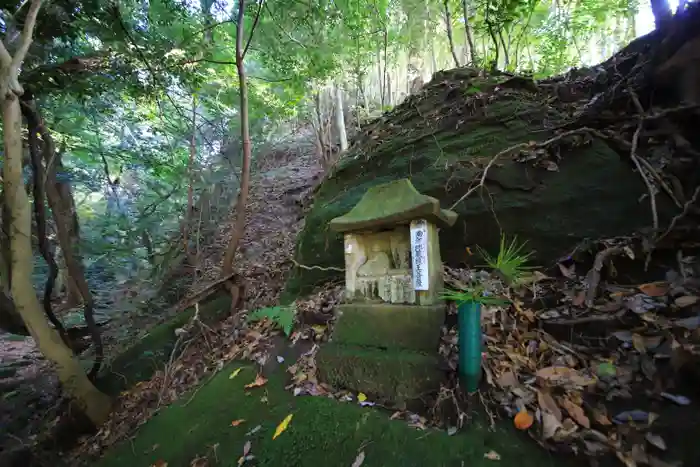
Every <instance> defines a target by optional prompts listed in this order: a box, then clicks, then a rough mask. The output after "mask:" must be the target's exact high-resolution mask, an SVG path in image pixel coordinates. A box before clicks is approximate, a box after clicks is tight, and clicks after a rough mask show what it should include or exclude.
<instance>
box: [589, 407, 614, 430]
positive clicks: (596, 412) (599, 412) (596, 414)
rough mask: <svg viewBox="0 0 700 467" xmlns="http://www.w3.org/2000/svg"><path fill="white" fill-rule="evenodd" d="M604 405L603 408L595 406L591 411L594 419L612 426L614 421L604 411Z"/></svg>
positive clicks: (601, 423)
mask: <svg viewBox="0 0 700 467" xmlns="http://www.w3.org/2000/svg"><path fill="white" fill-rule="evenodd" d="M604 409H605V408H604V406H603V408H602V409H598V408H595V409H593V410H592V411H591V413H592V414H593V420H595V421H596V423H598V424H600V425H603V426H610V425H612V422H611V421H610V418H608V415H607V413H606V412H605V411H604Z"/></svg>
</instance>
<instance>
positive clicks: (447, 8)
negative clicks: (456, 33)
mask: <svg viewBox="0 0 700 467" xmlns="http://www.w3.org/2000/svg"><path fill="white" fill-rule="evenodd" d="M442 3H443V5H444V6H445V26H446V27H447V40H448V41H449V42H450V52H452V58H453V59H454V61H455V66H456V67H459V59H458V58H457V52H456V51H455V43H454V41H453V40H452V15H451V14H450V4H449V0H443V2H442Z"/></svg>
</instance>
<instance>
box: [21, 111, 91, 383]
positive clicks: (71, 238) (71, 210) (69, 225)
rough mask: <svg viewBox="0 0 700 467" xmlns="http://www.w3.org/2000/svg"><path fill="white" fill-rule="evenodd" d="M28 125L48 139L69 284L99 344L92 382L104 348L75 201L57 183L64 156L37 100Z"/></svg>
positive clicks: (51, 198)
mask: <svg viewBox="0 0 700 467" xmlns="http://www.w3.org/2000/svg"><path fill="white" fill-rule="evenodd" d="M22 107H23V108H24V111H25V115H26V117H27V122H28V126H29V128H30V129H31V131H33V132H35V133H39V134H41V136H42V139H43V140H44V162H45V164H46V195H47V199H48V202H49V207H51V212H52V213H53V217H54V223H55V225H56V234H57V236H58V243H59V245H60V247H61V252H62V253H63V260H64V261H65V264H66V269H67V270H68V275H69V278H67V279H68V280H69V281H70V280H73V281H75V286H76V287H77V289H78V292H79V295H80V298H81V299H82V303H83V304H84V315H85V324H86V325H87V328H88V330H89V331H90V335H91V337H92V341H93V343H94V345H95V362H94V364H93V366H92V368H91V369H90V373H89V376H90V378H91V379H94V378H96V377H97V374H98V372H99V371H100V366H101V365H102V360H103V358H104V349H103V346H102V338H101V336H100V330H99V328H98V327H97V323H95V316H94V311H95V302H94V301H93V298H92V294H91V293H90V287H89V285H88V283H87V279H86V278H85V269H84V268H83V263H82V260H81V258H80V255H79V254H78V252H77V242H76V239H77V238H78V221H77V214H76V211H75V202H74V201H73V195H72V193H71V191H70V186H69V185H68V184H67V183H62V182H59V181H58V180H57V177H56V172H57V171H58V170H61V171H62V170H63V164H62V162H61V155H60V153H57V152H56V146H55V144H54V141H53V137H52V136H51V134H50V133H49V130H48V129H47V128H46V126H45V125H44V123H43V121H42V119H41V116H40V115H39V112H38V111H37V110H36V108H35V107H34V105H33V101H29V102H26V103H23V105H22Z"/></svg>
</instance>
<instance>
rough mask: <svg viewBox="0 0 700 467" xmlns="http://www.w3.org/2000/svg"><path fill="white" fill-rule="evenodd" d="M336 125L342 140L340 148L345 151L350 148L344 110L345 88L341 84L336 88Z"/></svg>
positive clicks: (339, 137)
mask: <svg viewBox="0 0 700 467" xmlns="http://www.w3.org/2000/svg"><path fill="white" fill-rule="evenodd" d="M335 99H336V100H335V126H336V129H337V131H338V139H339V140H340V150H341V151H342V152H345V151H346V150H347V149H348V134H347V132H346V131H345V112H344V111H343V89H342V88H341V87H340V86H336V88H335Z"/></svg>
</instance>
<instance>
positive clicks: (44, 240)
mask: <svg viewBox="0 0 700 467" xmlns="http://www.w3.org/2000/svg"><path fill="white" fill-rule="evenodd" d="M31 126H32V125H31V124H28V125H27V127H28V128H27V141H28V144H29V154H30V157H31V165H32V185H33V196H34V220H35V221H36V238H37V244H38V246H39V251H40V252H41V256H42V257H43V258H44V261H46V264H47V265H48V267H49V275H48V277H47V278H46V284H45V286H44V298H43V305H44V313H46V317H47V318H48V319H49V321H50V322H51V324H53V325H54V327H55V328H56V330H57V331H58V333H59V334H60V335H61V339H63V342H64V343H65V344H66V345H67V346H69V347H71V343H70V340H69V339H68V335H67V334H66V330H65V329H64V328H63V324H62V323H61V322H60V321H59V320H58V319H57V318H56V316H55V315H54V313H53V310H52V308H51V297H52V295H53V289H54V286H55V284H56V278H57V277H58V272H59V271H58V264H57V263H56V258H55V257H54V255H53V253H52V252H51V246H50V244H49V237H48V236H47V233H46V206H45V199H46V196H45V190H44V165H43V163H42V160H41V154H40V152H39V138H38V135H37V132H36V129H35V128H31Z"/></svg>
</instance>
